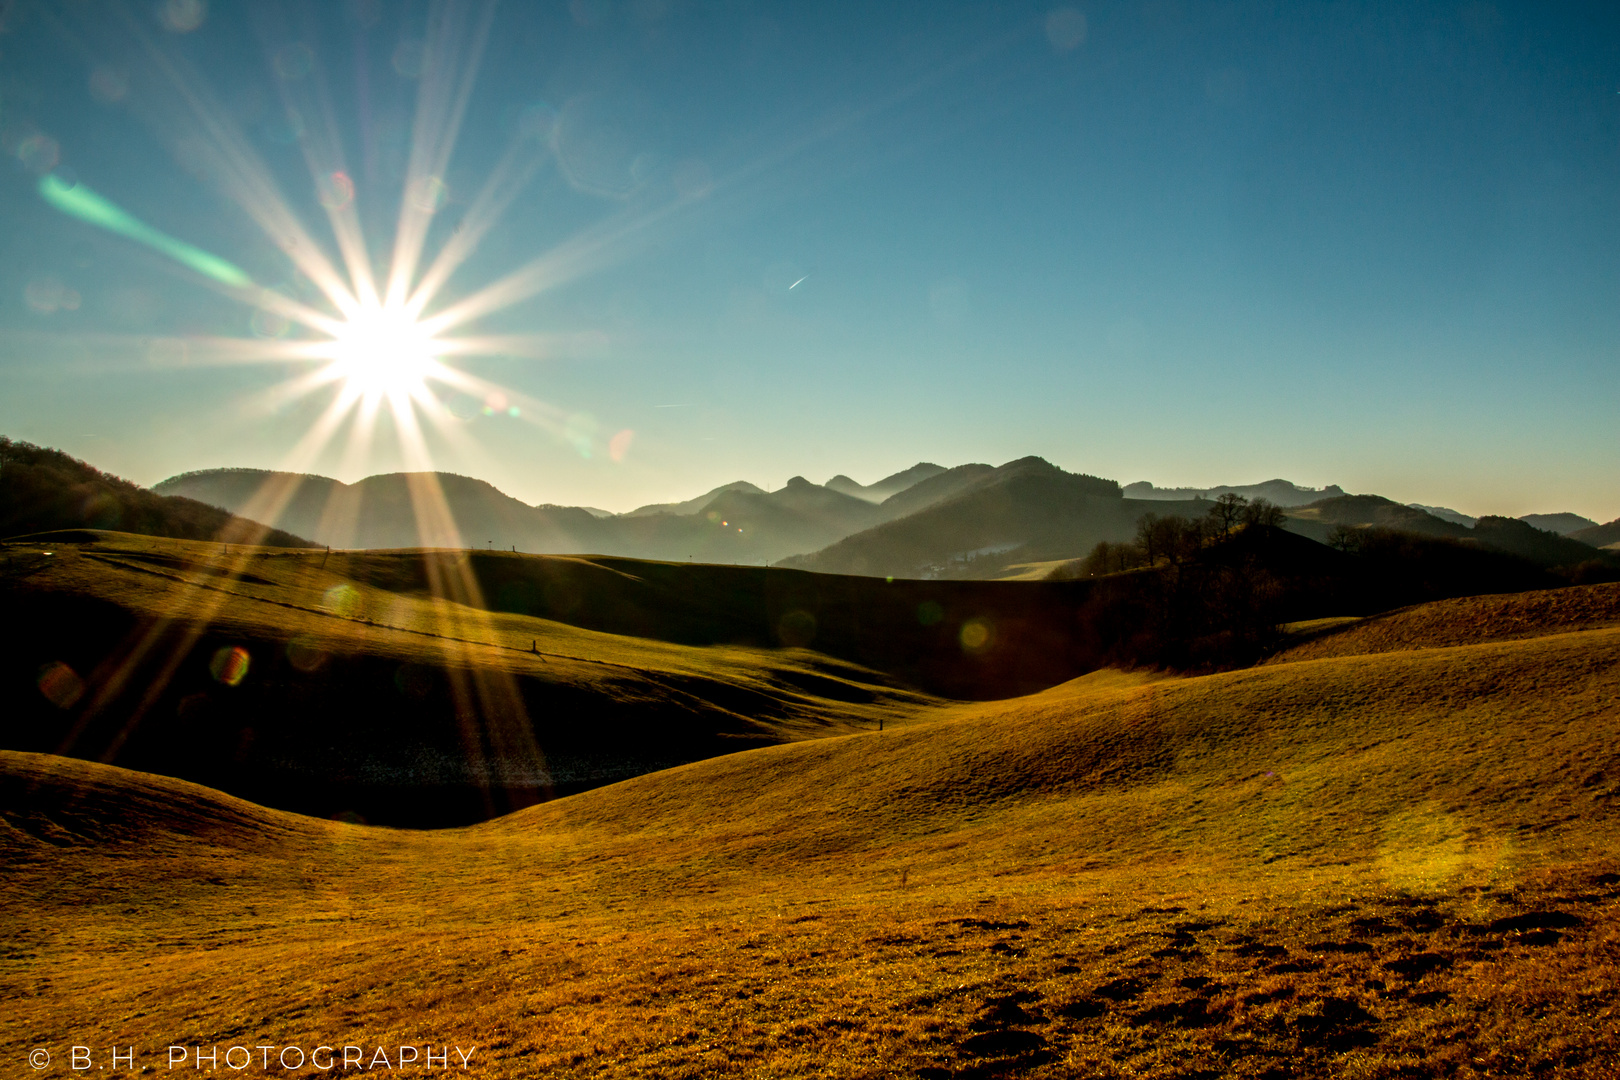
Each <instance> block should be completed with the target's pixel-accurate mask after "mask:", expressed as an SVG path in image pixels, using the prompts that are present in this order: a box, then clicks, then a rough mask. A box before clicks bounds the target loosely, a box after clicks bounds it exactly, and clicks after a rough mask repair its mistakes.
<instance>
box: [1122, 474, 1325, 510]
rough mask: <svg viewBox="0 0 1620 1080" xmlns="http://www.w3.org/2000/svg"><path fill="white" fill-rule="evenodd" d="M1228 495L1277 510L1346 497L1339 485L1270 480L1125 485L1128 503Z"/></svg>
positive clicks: (1143, 481)
mask: <svg viewBox="0 0 1620 1080" xmlns="http://www.w3.org/2000/svg"><path fill="white" fill-rule="evenodd" d="M1228 493H1231V494H1234V495H1241V496H1243V497H1244V498H1245V499H1265V500H1266V501H1267V502H1269V503H1271V504H1272V505H1274V506H1304V505H1305V504H1306V503H1311V502H1316V501H1317V500H1319V499H1328V498H1334V497H1336V496H1339V495H1343V494H1344V489H1343V488H1341V487H1340V486H1339V485H1338V484H1329V485H1328V486H1327V487H1325V488H1308V487H1300V486H1299V485H1298V484H1295V483H1291V482H1290V481H1287V480H1266V481H1264V482H1263V483H1259V484H1219V485H1217V486H1215V487H1211V488H1186V487H1182V488H1161V487H1154V486H1153V485H1152V484H1150V483H1148V482H1147V481H1146V480H1138V481H1137V482H1136V483H1134V484H1126V485H1125V497H1126V498H1127V499H1155V500H1160V501H1169V502H1177V501H1179V502H1186V501H1188V500H1191V499H1218V498H1220V497H1221V496H1222V495H1225V494H1228Z"/></svg>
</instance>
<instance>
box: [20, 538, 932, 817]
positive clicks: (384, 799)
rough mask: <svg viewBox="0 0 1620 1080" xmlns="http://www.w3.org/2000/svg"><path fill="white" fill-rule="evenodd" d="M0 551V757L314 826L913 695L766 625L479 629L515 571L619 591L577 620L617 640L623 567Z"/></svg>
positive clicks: (100, 550)
mask: <svg viewBox="0 0 1620 1080" xmlns="http://www.w3.org/2000/svg"><path fill="white" fill-rule="evenodd" d="M64 540H66V541H72V542H67V543H64V542H62V541H64ZM0 551H3V553H4V555H3V558H4V562H3V565H0V601H3V603H4V607H5V613H6V618H5V621H4V624H3V628H0V632H3V633H4V636H5V639H6V646H7V647H6V649H5V651H4V655H3V656H0V686H3V687H4V693H5V695H6V699H7V700H8V702H10V707H9V708H8V709H7V710H6V712H5V715H4V716H3V717H0V745H3V746H6V747H9V748H12V749H23V750H48V751H53V752H60V753H72V754H75V755H77V756H82V757H89V758H95V759H99V760H107V761H115V762H118V763H121V764H126V765H129V766H131V767H137V768H148V769H155V770H159V771H164V772H168V773H172V774H175V775H179V776H184V777H187V778H190V779H193V780H197V781H199V782H205V783H208V784H210V785H212V786H215V787H220V788H224V789H227V790H230V791H232V792H233V793H235V794H238V795H243V796H247V797H252V798H254V799H256V800H258V801H261V802H266V803H269V804H272V805H277V806H282V807H287V808H292V809H298V810H302V811H306V812H311V813H317V814H322V815H331V814H336V813H340V812H349V813H352V814H358V815H360V816H362V817H364V818H366V819H368V820H378V821H387V822H392V823H399V824H429V825H430V824H445V823H448V822H456V821H460V822H465V821H470V820H476V819H478V818H481V817H486V816H489V815H490V814H494V813H502V812H505V811H508V810H510V809H513V808H515V807H517V806H522V805H527V804H528V803H531V802H533V801H535V800H536V799H538V798H542V797H545V796H547V795H550V794H557V793H563V792H568V791H577V790H580V789H582V788H585V787H590V786H595V785H599V784H602V783H607V782H611V781H613V780H618V779H622V778H624V777H625V776H630V775H634V774H636V773H640V772H645V771H648V770H650V769H656V768H663V767H666V766H668V765H671V764H676V763H679V762H682V761H690V760H693V759H694V758H700V757H706V756H710V755H713V754H718V753H729V752H732V751H734V750H737V749H740V748H744V747H747V746H752V745H760V744H762V743H769V742H777V741H783V740H791V739H798V738H809V737H816V736H820V735H825V734H828V733H840V732H847V731H852V730H858V729H862V728H865V727H875V726H877V725H878V723H879V722H880V721H885V720H886V721H889V722H898V721H903V720H904V719H905V718H906V717H907V716H909V715H910V714H911V713H912V712H913V711H915V710H916V709H917V708H918V707H920V706H922V705H925V704H927V703H929V702H931V701H932V700H933V699H932V698H931V697H930V696H929V695H927V694H923V693H918V692H916V691H914V690H911V689H909V688H907V687H906V686H905V685H903V684H902V683H900V682H898V681H897V680H895V679H894V678H893V677H892V676H890V675H887V674H884V673H883V672H880V671H875V670H873V669H871V668H868V667H865V666H862V665H858V664H853V663H849V662H845V661H838V660H835V659H832V658H829V657H827V656H824V655H819V654H815V653H811V652H808V651H805V650H803V649H799V648H784V647H781V646H779V645H778V644H777V643H776V642H774V641H771V640H770V639H769V636H768V628H765V627H761V628H760V630H761V631H763V632H761V633H758V634H756V635H755V636H754V640H753V643H744V644H734V643H733V642H734V640H735V638H734V637H732V636H728V635H725V634H719V635H715V634H708V635H706V636H705V635H703V634H701V633H697V634H696V635H695V636H697V637H700V638H702V640H701V641H700V642H698V643H692V641H691V638H692V637H693V636H694V634H692V633H688V634H687V635H686V636H685V637H686V640H683V641H660V640H656V639H653V638H648V637H632V636H627V635H626V634H624V633H622V632H620V633H615V632H611V630H609V631H604V630H600V629H591V628H587V627H582V626H578V625H571V624H569V623H568V622H563V621H558V620H554V619H543V618H537V617H535V616H533V615H529V614H521V613H517V612H512V611H491V610H486V603H487V602H486V599H485V595H484V592H483V590H482V588H481V583H480V574H483V575H485V576H486V577H487V579H488V580H489V582H490V584H491V585H492V586H500V585H503V584H506V585H509V584H511V583H512V581H513V580H514V578H513V572H512V570H511V568H512V567H524V566H526V567H527V568H528V569H529V571H530V573H531V576H530V577H527V578H524V577H521V576H519V577H518V578H517V579H516V580H517V581H518V583H519V584H529V583H531V582H536V583H538V585H539V588H538V589H537V595H538V596H539V597H540V598H541V599H542V600H544V601H546V602H549V603H552V604H554V605H556V606H558V607H563V608H567V607H568V606H569V597H570V596H577V595H578V593H577V592H573V591H570V590H575V589H577V588H578V587H579V586H580V585H582V584H587V585H592V586H593V587H594V588H595V595H597V596H599V597H600V596H601V595H604V594H608V593H611V592H612V590H611V589H609V588H607V587H606V586H605V585H604V584H603V582H604V580H608V579H613V580H617V581H619V582H622V586H623V587H622V588H620V589H619V590H618V594H617V595H618V597H619V599H620V601H621V602H620V603H619V604H618V605H617V606H616V607H615V606H614V605H613V604H612V603H608V604H607V605H606V606H605V607H602V608H592V609H591V611H590V612H582V613H580V615H585V614H590V613H591V612H596V613H598V614H602V615H603V616H604V618H605V619H606V621H608V622H610V623H611V622H613V621H614V620H615V619H617V620H618V625H617V627H616V628H617V629H619V630H621V631H622V630H624V629H626V628H627V626H628V624H627V622H626V620H631V621H632V622H633V621H634V619H635V617H636V616H637V615H638V614H640V613H641V612H642V608H640V607H638V601H648V602H650V603H655V604H656V603H657V602H659V601H660V599H661V598H660V597H659V596H658V595H657V590H656V589H649V588H647V587H646V585H645V583H644V582H642V581H640V580H639V579H637V578H635V577H634V576H633V574H632V573H630V572H627V570H626V569H624V563H623V562H621V565H620V567H619V568H616V569H610V568H606V567H601V566H597V565H595V564H591V563H588V562H583V561H578V560H566V559H542V558H540V557H528V558H527V559H526V558H525V557H521V556H511V555H485V554H478V555H471V554H469V553H465V552H450V553H426V554H424V553H421V552H415V553H399V552H395V553H386V552H385V553H337V554H332V555H327V554H326V553H324V552H319V551H316V552H307V553H304V552H289V551H275V550H271V549H262V548H243V547H240V546H238V547H236V548H234V549H230V550H229V551H228V552H227V549H226V548H224V547H223V546H221V545H217V544H196V543H187V542H184V541H171V540H159V539H154V538H144V537H135V536H129V535H125V534H117V533H88V532H87V533H77V534H70V535H68V536H59V537H58V538H57V540H56V541H54V542H51V543H49V544H38V543H28V544H11V545H5V546H4V547H3V548H0ZM491 563H495V564H500V565H499V566H497V567H496V568H495V569H493V570H492V569H491V567H490V564H491ZM500 566H504V567H506V568H507V571H506V573H505V574H504V576H503V574H502V573H500V572H499V570H500ZM559 568H560V569H559ZM632 569H633V564H632ZM676 569H677V572H679V571H685V572H686V573H687V574H688V575H694V574H699V575H700V573H701V572H700V571H697V570H696V569H694V568H676ZM727 569H729V568H727ZM761 573H763V571H761ZM548 587H549V588H548ZM490 596H491V598H493V599H496V600H498V599H500V597H499V596H498V595H496V592H495V590H494V589H493V588H492V590H491V592H490ZM677 614H678V613H677ZM666 621H667V622H673V625H666V626H665V627H664V629H667V630H680V629H682V626H681V624H680V623H679V621H678V620H666ZM643 628H644V627H643ZM688 629H690V627H689V628H688ZM699 629H700V630H701V626H699ZM668 636H671V637H678V636H680V635H678V634H674V633H671V634H669V635H668ZM232 650H237V651H238V652H237V653H233V651H232ZM960 653H961V650H960V648H959V647H958V649H957V654H958V655H959V656H960Z"/></svg>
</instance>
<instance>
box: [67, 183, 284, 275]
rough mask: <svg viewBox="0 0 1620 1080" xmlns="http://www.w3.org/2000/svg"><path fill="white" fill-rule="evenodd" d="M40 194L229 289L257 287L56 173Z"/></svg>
mask: <svg viewBox="0 0 1620 1080" xmlns="http://www.w3.org/2000/svg"><path fill="white" fill-rule="evenodd" d="M39 194H40V197H41V198H43V199H44V200H45V201H46V202H48V203H50V204H51V205H52V206H54V207H56V208H57V209H58V210H60V211H62V213H64V214H67V215H69V216H70V217H76V218H78V219H79V220H80V221H88V222H89V223H90V224H92V225H99V226H100V227H101V228H103V229H106V230H107V231H108V232H112V233H117V234H118V235H119V236H125V237H128V238H129V239H131V240H134V241H136V242H137V243H141V244H145V245H146V246H147V247H149V248H151V249H152V250H154V251H159V252H162V253H163V254H164V255H167V256H168V257H169V258H171V259H173V260H174V261H175V262H177V263H179V264H181V265H182V266H189V267H191V269H193V270H195V271H197V273H199V274H202V275H204V276H205V277H211V278H213V279H214V280H215V281H218V282H220V283H222V284H225V285H230V286H233V287H235V288H245V287H247V286H249V285H252V284H253V279H252V278H250V277H248V276H247V275H246V274H245V273H243V272H242V271H241V269H239V268H238V267H235V266H232V265H231V264H230V263H228V262H226V261H225V260H224V259H222V258H220V257H219V256H218V255H210V254H208V252H206V251H204V250H202V249H201V248H195V247H192V246H191V245H190V244H188V243H186V242H185V241H183V240H176V239H175V238H174V237H172V236H169V235H168V234H166V233H161V232H158V231H157V230H156V229H154V228H152V226H150V225H148V224H146V223H145V222H143V221H140V220H139V219H137V218H136V217H135V216H134V215H132V214H130V213H129V212H128V211H126V210H123V209H121V208H120V207H118V206H115V205H113V204H112V203H110V202H108V201H107V200H106V199H103V198H102V197H101V196H100V195H97V194H96V193H95V192H93V191H91V190H90V189H89V188H87V187H85V186H84V185H83V184H69V183H67V182H65V181H63V180H61V179H59V178H58V177H57V176H56V174H55V173H52V174H50V175H48V176H44V177H41V178H40V181H39Z"/></svg>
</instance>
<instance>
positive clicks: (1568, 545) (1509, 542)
mask: <svg viewBox="0 0 1620 1080" xmlns="http://www.w3.org/2000/svg"><path fill="white" fill-rule="evenodd" d="M1571 516H1573V515H1571ZM1472 538H1473V539H1474V540H1476V541H1477V542H1479V543H1480V544H1483V545H1485V546H1486V547H1490V548H1495V549H1496V550H1498V551H1506V552H1509V553H1511V554H1514V555H1518V556H1519V557H1521V558H1524V559H1528V560H1530V561H1531V562H1533V563H1535V564H1536V565H1537V566H1578V565H1579V564H1581V563H1584V562H1588V561H1610V560H1611V558H1612V557H1611V556H1609V555H1608V554H1607V553H1605V552H1600V551H1598V550H1597V549H1596V548H1594V547H1592V545H1590V544H1585V543H1582V542H1581V541H1579V540H1575V539H1572V538H1570V537H1567V536H1560V535H1558V534H1557V533H1555V532H1551V531H1549V530H1546V529H1538V528H1536V527H1535V526H1534V525H1531V524H1530V523H1528V522H1526V521H1525V520H1524V519H1522V518H1506V517H1482V518H1480V519H1479V521H1478V522H1477V523H1476V524H1475V525H1474V529H1473V537H1472Z"/></svg>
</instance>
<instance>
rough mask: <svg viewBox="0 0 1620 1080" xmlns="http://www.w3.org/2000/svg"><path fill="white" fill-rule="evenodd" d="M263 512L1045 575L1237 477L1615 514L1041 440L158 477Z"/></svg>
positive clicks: (1289, 494) (690, 556)
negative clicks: (822, 472)
mask: <svg viewBox="0 0 1620 1080" xmlns="http://www.w3.org/2000/svg"><path fill="white" fill-rule="evenodd" d="M153 490H154V491H156V492H157V493H158V494H160V495H166V496H184V497H186V498H189V499H192V500H196V501H198V502H202V503H207V504H210V505H213V506H218V507H222V508H224V509H225V510H228V511H229V512H231V513H234V514H238V515H241V516H242V517H245V518H251V519H254V520H258V521H263V522H265V523H266V524H268V525H271V526H273V527H275V528H278V529H281V530H284V531H286V532H288V533H292V534H296V535H298V536H302V537H308V538H309V539H311V540H313V541H315V542H316V543H320V544H329V545H331V546H332V547H335V548H403V547H424V546H427V547H474V548H486V549H501V550H505V549H510V550H515V551H519V552H532V553H549V554H564V553H591V554H599V555H616V556H624V557H630V558H640V559H656V560H664V561H680V562H685V561H696V562H711V563H739V564H753V565H773V564H774V565H780V566H786V567H793V568H797V569H803V570H813V571H819V572H824V573H841V574H859V575H867V576H877V577H896V578H964V579H973V578H978V579H984V578H1008V577H1031V578H1033V577H1040V576H1043V575H1044V574H1046V573H1047V572H1049V571H1050V570H1051V569H1052V568H1053V567H1055V566H1057V565H1060V564H1062V563H1064V562H1065V561H1070V560H1074V559H1076V558H1078V557H1080V556H1083V555H1084V554H1086V553H1087V552H1088V551H1089V550H1090V549H1091V548H1092V547H1093V546H1094V545H1096V544H1097V543H1098V542H1100V541H1109V542H1116V543H1117V542H1121V541H1126V540H1129V539H1131V538H1132V537H1133V536H1134V535H1135V532H1136V524H1137V522H1138V521H1139V520H1140V519H1141V518H1142V517H1143V516H1144V515H1145V514H1149V513H1152V514H1157V515H1159V516H1161V517H1164V516H1183V517H1198V516H1201V515H1203V514H1204V513H1206V512H1207V510H1208V508H1209V506H1210V505H1211V503H1210V499H1212V498H1217V497H1219V496H1220V495H1222V494H1226V493H1233V494H1237V495H1241V496H1243V497H1245V498H1251V499H1254V498H1263V499H1266V500H1268V501H1270V502H1272V503H1274V504H1275V505H1277V506H1280V507H1283V508H1285V511H1286V514H1287V517H1286V520H1285V526H1284V527H1285V528H1288V529H1289V530H1290V531H1293V532H1297V533H1299V534H1301V535H1304V536H1308V537H1310V538H1312V539H1314V540H1317V541H1321V542H1327V541H1328V540H1329V538H1330V536H1331V535H1332V534H1333V532H1334V530H1335V529H1339V528H1358V529H1365V528H1381V529H1389V530H1395V531H1397V532H1406V533H1416V534H1420V535H1424V536H1430V537H1436V538H1444V539H1449V540H1454V541H1459V542H1463V543H1469V544H1475V545H1479V546H1483V547H1488V548H1491V549H1494V550H1499V551H1505V552H1509V553H1511V554H1514V555H1518V556H1520V557H1522V558H1525V559H1528V560H1529V561H1531V562H1534V563H1536V564H1538V565H1541V566H1573V565H1578V564H1580V563H1583V562H1587V561H1590V560H1594V559H1597V560H1606V559H1608V558H1610V557H1611V556H1610V555H1609V553H1607V552H1600V551H1598V550H1597V549H1598V548H1601V547H1604V546H1606V545H1610V544H1615V543H1617V542H1620V521H1617V522H1611V523H1610V524H1608V525H1597V524H1595V523H1592V522H1591V521H1590V519H1587V518H1582V517H1580V516H1579V515H1575V514H1567V513H1566V514H1549V515H1528V516H1527V517H1526V518H1524V519H1509V518H1500V517H1486V518H1479V519H1475V518H1471V517H1466V516H1465V515H1461V514H1457V513H1456V512H1455V511H1449V510H1446V509H1445V508H1443V507H1418V506H1409V505H1402V504H1400V503H1397V502H1394V501H1392V500H1390V499H1385V498H1383V497H1381V496H1377V495H1350V494H1345V493H1344V491H1343V489H1342V488H1340V487H1339V486H1338V485H1329V486H1327V487H1324V488H1308V487H1302V486H1299V485H1296V484H1293V483H1291V482H1289V481H1286V480H1281V479H1278V480H1269V481H1266V482H1264V483H1260V484H1247V485H1227V486H1219V487H1213V488H1199V489H1193V488H1160V487H1155V486H1153V485H1152V484H1148V483H1146V482H1138V483H1133V484H1130V485H1128V486H1126V487H1123V488H1122V487H1121V486H1120V485H1119V484H1118V483H1116V482H1115V481H1112V480H1105V479H1101V478H1099V477H1095V476H1088V475H1085V474H1080V473H1071V472H1067V471H1065V470H1063V469H1061V468H1059V467H1057V466H1055V465H1053V464H1051V463H1050V462H1047V461H1045V460H1043V459H1042V458H1039V457H1026V458H1020V459H1017V460H1015V461H1010V462H1007V463H1006V464H1003V465H1000V466H991V465H986V464H968V465H959V466H956V467H954V468H945V467H942V466H940V465H936V464H933V463H930V462H922V463H919V464H917V465H915V466H913V467H911V468H909V469H906V470H903V471H901V472H897V473H895V474H893V475H891V476H887V477H885V478H883V479H881V480H879V481H877V482H876V483H873V484H870V485H863V484H861V483H859V482H857V481H855V480H852V479H851V478H849V477H847V476H842V475H840V476H835V477H833V478H832V479H831V480H829V481H827V482H826V483H825V484H814V483H811V482H810V481H809V480H807V479H805V478H804V477H802V476H796V477H794V478H792V479H791V480H789V481H788V482H787V483H786V484H785V485H784V486H783V487H781V488H779V489H777V490H775V491H767V490H765V489H763V488H761V487H759V486H757V485H755V484H752V483H749V482H747V481H736V482H733V483H730V484H724V485H721V486H720V487H717V488H714V489H712V490H710V491H708V492H705V493H704V494H702V495H700V496H697V497H696V498H693V499H688V500H684V501H679V502H669V503H655V504H651V505H647V506H642V507H638V508H636V509H635V510H631V511H629V512H627V513H622V514H611V513H608V512H606V511H602V510H597V509H594V508H586V507H570V506H557V505H553V504H541V505H537V506H530V505H528V504H526V503H523V502H521V501H519V500H517V499H514V498H512V497H510V496H508V495H506V494H504V493H502V492H501V491H499V490H497V489H496V488H495V487H493V486H492V485H490V484H488V483H485V482H484V481H482V480H476V479H473V478H471V477H466V476H458V475H455V474H451V473H390V474H386V475H379V476H371V477H367V478H365V479H364V480H360V481H358V482H356V483H354V484H345V483H342V482H340V481H337V480H333V479H330V478H328V477H323V476H312V475H305V474H293V473H278V472H270V471H267V470H260V469H211V470H205V471H201V472H192V473H186V474H183V475H181V476H176V477H172V478H170V479H168V480H165V481H163V482H162V483H160V484H158V485H156V486H155V488H154V489H153Z"/></svg>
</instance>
